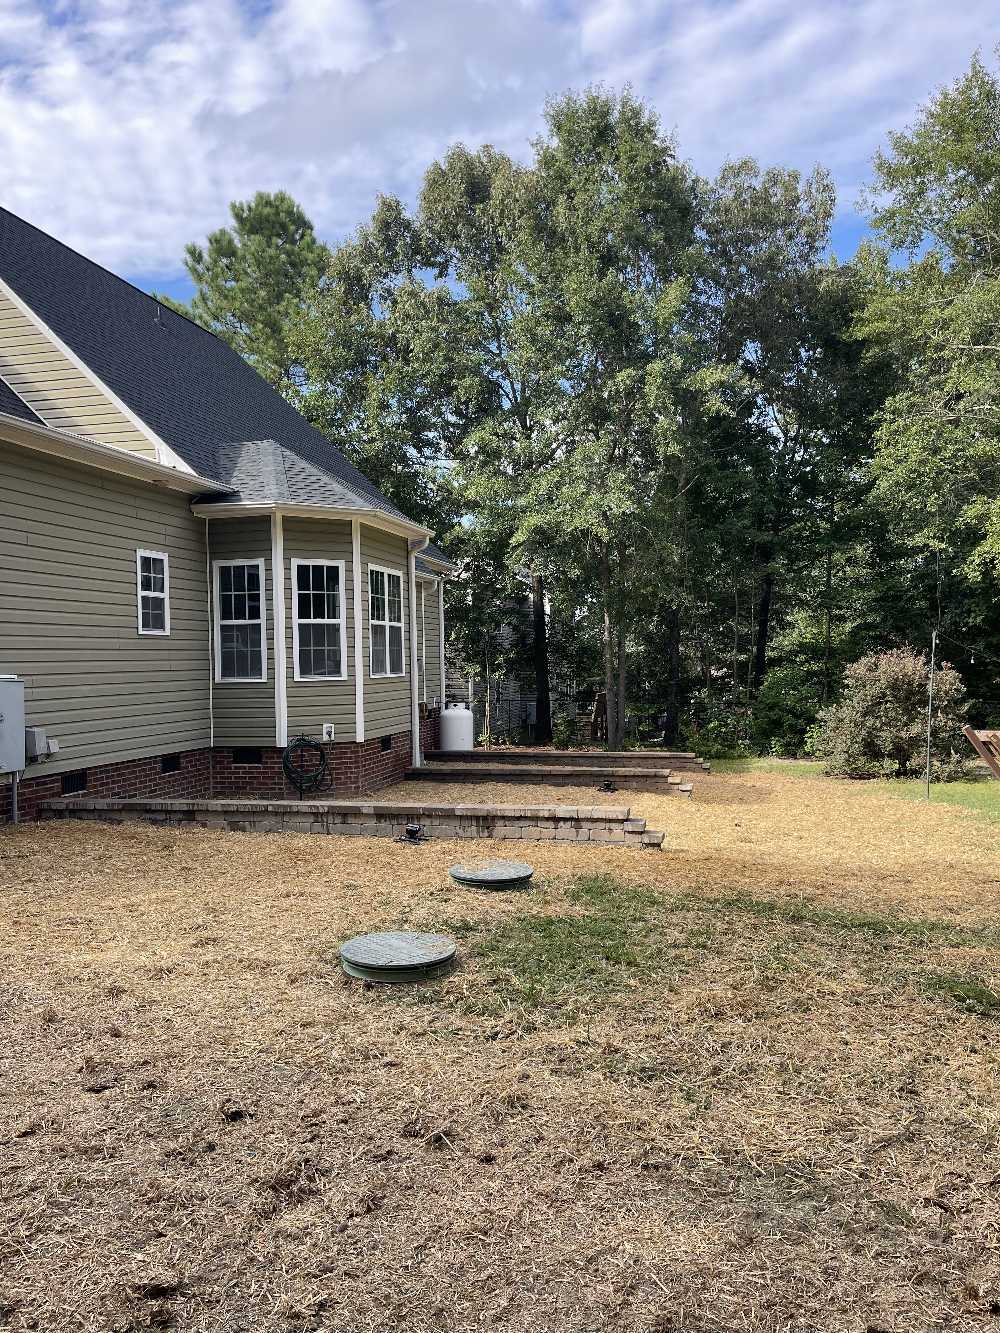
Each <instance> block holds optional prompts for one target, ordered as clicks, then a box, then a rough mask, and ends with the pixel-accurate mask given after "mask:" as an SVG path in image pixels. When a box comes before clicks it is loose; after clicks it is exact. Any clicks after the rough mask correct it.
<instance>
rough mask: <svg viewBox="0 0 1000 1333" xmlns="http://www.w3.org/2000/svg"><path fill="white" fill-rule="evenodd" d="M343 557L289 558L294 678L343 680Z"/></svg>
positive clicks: (344, 666)
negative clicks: (327, 558) (290, 562)
mask: <svg viewBox="0 0 1000 1333" xmlns="http://www.w3.org/2000/svg"><path fill="white" fill-rule="evenodd" d="M343 587H344V562H343V560H293V561H292V596H293V598H294V599H295V600H294V601H293V603H292V662H293V668H294V675H295V679H296V680H343V679H344V678H345V676H346V675H347V670H346V665H345V663H346V651H347V650H346V647H345V639H344V598H343Z"/></svg>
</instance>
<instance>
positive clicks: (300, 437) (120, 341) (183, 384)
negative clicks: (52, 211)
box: [0, 208, 405, 518]
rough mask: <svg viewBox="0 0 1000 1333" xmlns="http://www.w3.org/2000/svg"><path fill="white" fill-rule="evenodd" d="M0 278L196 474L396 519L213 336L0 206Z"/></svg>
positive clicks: (261, 494)
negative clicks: (272, 453)
mask: <svg viewBox="0 0 1000 1333" xmlns="http://www.w3.org/2000/svg"><path fill="white" fill-rule="evenodd" d="M0 278H3V280H4V281H5V282H6V283H7V284H8V285H9V286H10V287H11V288H12V289H13V290H14V291H15V292H16V293H17V295H18V296H19V297H20V298H21V299H22V300H23V301H24V302H25V303H26V304H27V305H29V306H30V307H31V309H32V310H33V311H34V312H35V313H36V315H38V316H39V318H40V319H42V320H43V321H44V322H45V323H46V324H47V325H48V327H49V328H50V329H51V330H52V331H53V333H55V334H56V336H57V337H59V338H61V339H62V341H63V342H64V343H65V344H66V345H67V346H68V347H70V348H71V349H72V350H73V351H74V352H75V353H76V355H77V356H78V357H80V359H81V360H82V361H84V362H85V363H86V365H88V366H89V367H90V369H91V370H92V371H93V372H94V373H95V374H96V375H97V376H98V377H99V378H100V379H101V380H102V381H103V383H104V384H106V385H107V386H108V388H109V389H111V390H112V391H113V392H114V393H116V394H117V395H118V397H119V398H121V399H122V401H123V402H124V403H126V404H127V405H128V406H129V407H130V408H131V409H132V411H133V412H135V414H136V415H137V416H138V417H139V418H140V419H141V420H142V421H144V422H145V423H146V425H147V426H149V427H150V428H151V429H152V430H153V431H154V432H155V433H156V434H157V435H158V436H159V437H160V439H162V440H163V441H164V442H165V443H166V444H168V445H169V446H170V448H171V449H173V450H174V452H175V453H177V454H179V455H180V457H181V458H182V459H184V461H185V462H186V463H187V464H188V465H189V466H190V467H192V468H193V469H194V470H195V472H197V473H199V474H200V475H201V476H204V477H209V478H211V479H212V480H213V481H221V482H223V483H224V484H227V483H228V481H229V480H230V479H231V478H233V479H237V478H238V479H239V481H238V483H237V484H238V485H239V486H240V498H241V499H246V500H250V499H255V500H267V501H273V500H276V499H277V497H276V496H274V495H272V494H270V493H269V492H268V490H267V487H268V484H269V483H270V481H272V480H273V481H275V483H276V484H281V477H282V475H283V476H284V478H285V481H286V483H287V485H288V487H289V494H291V492H292V491H293V490H294V491H295V492H296V495H299V494H301V495H308V496H309V498H308V499H302V500H296V502H297V503H310V504H330V505H334V506H343V505H345V504H346V505H348V506H350V507H358V506H359V501H360V505H361V506H362V507H371V508H374V509H377V510H379V511H381V512H382V513H385V514H389V515H392V516H394V517H397V518H405V515H403V514H402V513H401V512H400V511H399V510H398V509H397V508H396V507H395V505H393V504H392V503H391V502H390V501H389V500H387V499H386V498H385V496H384V495H382V494H381V493H380V492H379V491H378V490H377V489H376V487H375V486H373V485H372V483H371V482H370V481H369V480H368V479H367V477H365V476H363V475H362V474H361V473H360V472H359V471H358V469H357V468H356V467H354V466H353V465H352V464H351V463H349V462H348V461H347V459H346V458H345V457H344V456H343V454H342V453H341V452H340V451H339V449H337V448H336V447H335V446H334V445H333V444H331V442H330V441H329V440H328V439H327V438H326V436H324V435H322V434H321V433H320V432H319V431H318V430H316V429H315V428H314V427H313V426H310V424H309V423H308V422H307V421H306V420H305V418H304V417H302V416H300V415H299V413H298V412H296V411H295V409H294V408H293V407H292V406H291V404H290V403H288V402H286V401H285V399H284V398H282V396H281V395H280V394H279V393H277V392H276V390H274V389H272V388H271V386H270V385H269V384H267V383H266V382H265V381H264V380H263V379H261V377H260V376H259V375H258V374H257V373H256V372H255V371H254V370H252V369H251V367H250V366H248V365H247V363H246V362H245V361H244V360H243V358H242V357H240V356H239V355H237V353H236V352H234V351H233V350H232V348H231V347H229V346H228V345H227V344H226V343H224V342H223V341H222V340H221V339H220V338H217V337H216V336H215V335H214V334H212V333H209V332H207V331H206V330H205V329H203V328H201V327H200V326H199V325H197V324H194V323H192V322H191V320H188V319H185V318H184V316H183V315H178V314H177V313H176V312H175V311H173V310H169V309H167V308H166V307H163V306H160V304H159V303H158V302H157V301H156V300H154V299H153V297H151V296H148V295H147V294H146V293H145V292H141V291H139V289H138V288H137V287H133V286H132V285H131V283H128V282H125V281H124V279H122V278H118V277H116V276H115V275H114V274H113V273H109V272H108V271H107V269H103V268H101V267H100V265H98V264H95V263H93V262H92V261H91V260H89V259H85V258H84V257H83V256H82V255H79V254H77V253H76V251H75V250H71V249H69V247H68V246H65V245H63V244H62V243H61V242H60V241H57V240H54V239H53V238H52V237H51V236H48V235H46V233H45V232H43V231H39V230H38V228H37V227H33V226H31V224H30V223H27V222H24V221H22V219H21V218H18V217H16V216H15V215H14V214H13V213H9V212H7V210H6V209H3V208H0ZM246 441H251V442H253V443H252V444H251V445H250V446H248V445H247V444H246V443H245V442H246ZM261 441H265V442H269V444H274V446H275V448H276V449H277V451H278V452H279V453H280V457H281V461H282V463H283V467H277V465H276V463H275V461H274V460H273V459H272V461H271V462H270V463H267V462H266V461H265V457H264V456H265V455H266V454H267V453H268V452H269V449H267V448H262V446H261V444H260V442H261ZM244 450H248V457H247V458H246V459H243V458H242V452H243V451H244ZM244 482H245V484H246V485H247V487H248V491H247V493H244V491H243V489H242V485H243V484H244ZM213 498H215V497H213Z"/></svg>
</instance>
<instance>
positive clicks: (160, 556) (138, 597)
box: [135, 546, 170, 639]
mask: <svg viewBox="0 0 1000 1333" xmlns="http://www.w3.org/2000/svg"><path fill="white" fill-rule="evenodd" d="M144 555H145V556H152V557H153V558H154V559H156V560H162V561H163V592H162V593H159V592H146V593H144V592H143V590H142V557H143V556H144ZM143 597H162V598H163V629H143V627H142V599H143ZM135 624H136V629H137V630H138V631H139V633H140V634H141V635H142V636H143V638H153V639H165V638H166V637H167V636H168V635H169V634H170V556H169V555H167V553H166V551H147V550H146V549H145V548H143V547H141V546H140V547H137V548H136V552H135Z"/></svg>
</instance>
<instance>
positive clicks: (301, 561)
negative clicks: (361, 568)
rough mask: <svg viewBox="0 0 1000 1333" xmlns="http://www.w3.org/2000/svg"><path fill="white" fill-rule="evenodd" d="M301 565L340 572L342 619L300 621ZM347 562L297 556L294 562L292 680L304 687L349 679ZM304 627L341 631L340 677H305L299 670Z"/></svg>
mask: <svg viewBox="0 0 1000 1333" xmlns="http://www.w3.org/2000/svg"><path fill="white" fill-rule="evenodd" d="M300 565H325V566H332V567H333V568H334V569H337V570H339V571H340V575H339V577H340V618H339V619H338V620H312V619H309V618H307V619H305V620H303V621H301V622H300V620H299V595H298V594H299V583H298V569H299V566H300ZM345 568H346V566H345V562H344V561H343V560H322V559H319V558H318V557H317V558H316V559H309V557H308V556H296V557H295V558H294V559H293V560H292V679H293V680H298V681H302V683H303V684H304V685H307V684H309V682H310V681H314V680H315V681H322V680H346V679H347V589H346V587H345V584H344V578H345ZM300 623H301V624H303V625H336V626H338V628H339V630H340V662H341V672H340V675H339V676H303V675H302V674H301V673H300V670H299V624H300Z"/></svg>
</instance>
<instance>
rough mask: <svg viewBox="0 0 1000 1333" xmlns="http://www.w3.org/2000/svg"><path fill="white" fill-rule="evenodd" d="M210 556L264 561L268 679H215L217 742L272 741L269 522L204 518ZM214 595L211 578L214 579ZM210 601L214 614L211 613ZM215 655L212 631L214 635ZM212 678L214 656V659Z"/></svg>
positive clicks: (264, 520) (213, 694) (272, 663)
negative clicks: (207, 519)
mask: <svg viewBox="0 0 1000 1333" xmlns="http://www.w3.org/2000/svg"><path fill="white" fill-rule="evenodd" d="M208 529H209V534H208V541H209V547H210V550H211V557H212V560H213V561H215V560H263V561H264V612H265V625H266V629H267V634H266V637H265V643H266V645H267V680H262V681H218V680H216V681H214V683H213V685H212V715H213V718H214V722H215V744H216V745H227V746H228V745H274V744H275V743H276V741H275V736H276V731H275V725H274V615H273V610H274V605H273V597H272V591H271V520H270V519H269V518H213V519H210V520H209V522H208ZM213 599H214V579H213ZM214 613H215V612H214V605H213V615H214ZM212 652H213V659H214V652H215V648H214V635H213V648H212ZM213 676H214V660H213Z"/></svg>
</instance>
